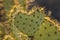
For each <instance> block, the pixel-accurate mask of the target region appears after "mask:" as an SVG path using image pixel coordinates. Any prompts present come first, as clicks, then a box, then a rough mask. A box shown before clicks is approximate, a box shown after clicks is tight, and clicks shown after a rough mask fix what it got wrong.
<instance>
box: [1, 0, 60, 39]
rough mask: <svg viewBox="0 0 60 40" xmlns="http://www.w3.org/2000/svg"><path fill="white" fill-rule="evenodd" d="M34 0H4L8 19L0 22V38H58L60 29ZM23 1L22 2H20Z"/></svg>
mask: <svg viewBox="0 0 60 40" xmlns="http://www.w3.org/2000/svg"><path fill="white" fill-rule="evenodd" d="M33 1H34V0H4V1H3V4H4V9H5V10H6V16H5V17H8V19H7V20H6V21H4V22H0V40H60V38H59V37H60V31H58V29H57V26H56V25H55V24H54V23H53V22H51V21H50V20H49V19H45V16H46V15H45V13H44V10H43V8H41V7H37V6H36V5H35V6H33V7H32V8H31V9H30V10H29V5H30V6H32V5H33V4H34V3H33V4H30V3H31V2H33ZM22 2H23V3H22ZM3 19H4V18H3Z"/></svg>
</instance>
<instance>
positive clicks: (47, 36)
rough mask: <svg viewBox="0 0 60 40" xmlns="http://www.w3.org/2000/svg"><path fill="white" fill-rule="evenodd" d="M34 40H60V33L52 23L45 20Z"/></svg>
mask: <svg viewBox="0 0 60 40" xmlns="http://www.w3.org/2000/svg"><path fill="white" fill-rule="evenodd" d="M34 40H60V32H59V31H58V30H57V28H56V27H55V26H54V25H53V24H52V23H51V22H49V21H47V20H44V21H43V23H42V24H41V25H40V27H39V29H38V30H37V31H36V33H35V35H34Z"/></svg>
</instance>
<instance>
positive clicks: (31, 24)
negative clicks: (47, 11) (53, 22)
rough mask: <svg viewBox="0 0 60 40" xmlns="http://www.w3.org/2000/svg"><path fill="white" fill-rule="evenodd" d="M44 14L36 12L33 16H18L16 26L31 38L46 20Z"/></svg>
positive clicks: (15, 21) (15, 20)
mask: <svg viewBox="0 0 60 40" xmlns="http://www.w3.org/2000/svg"><path fill="white" fill-rule="evenodd" d="M44 16H45V15H44V14H43V13H41V12H38V11H36V12H34V13H33V14H32V15H29V16H28V15H25V14H22V13H20V14H18V15H16V17H15V19H14V25H15V26H16V27H17V28H18V29H19V30H20V31H22V32H23V33H26V34H27V35H29V36H31V35H33V34H34V33H35V32H36V31H37V29H38V28H39V26H40V24H41V23H42V21H43V20H44Z"/></svg>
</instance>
